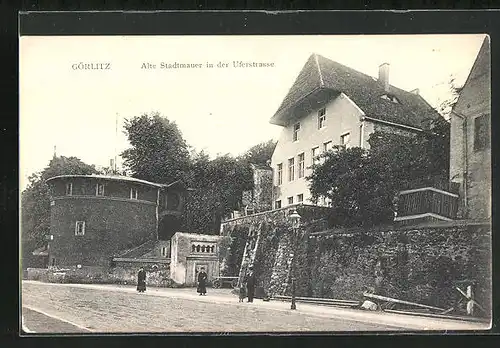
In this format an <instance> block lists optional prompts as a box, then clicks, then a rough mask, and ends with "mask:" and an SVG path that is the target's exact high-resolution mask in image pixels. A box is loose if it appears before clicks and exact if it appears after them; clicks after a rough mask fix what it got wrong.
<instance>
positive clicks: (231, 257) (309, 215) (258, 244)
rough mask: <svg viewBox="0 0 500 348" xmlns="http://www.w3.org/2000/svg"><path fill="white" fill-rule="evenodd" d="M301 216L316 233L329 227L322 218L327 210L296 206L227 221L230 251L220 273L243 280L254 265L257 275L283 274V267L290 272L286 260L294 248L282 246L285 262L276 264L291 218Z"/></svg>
mask: <svg viewBox="0 0 500 348" xmlns="http://www.w3.org/2000/svg"><path fill="white" fill-rule="evenodd" d="M294 210H297V212H298V213H299V214H300V215H301V216H302V221H303V222H304V223H305V224H310V225H312V226H314V228H315V229H316V231H320V230H321V229H324V228H325V227H326V221H325V220H324V219H323V216H324V215H325V212H326V211H328V208H324V207H318V206H312V205H304V204H297V205H291V206H287V207H285V208H281V209H276V210H272V211H267V212H263V213H258V214H253V215H249V216H244V217H241V218H237V219H232V220H227V221H225V222H223V223H222V226H221V234H222V235H223V236H226V237H230V238H231V243H229V252H228V253H226V254H225V258H224V259H223V260H222V265H224V268H222V269H221V273H222V274H223V275H227V276H239V277H240V281H241V279H242V278H243V276H244V275H245V274H246V273H247V271H248V267H249V266H253V267H254V270H255V271H256V273H257V274H258V273H259V272H260V270H262V272H265V273H266V274H267V273H269V277H270V274H271V273H272V272H273V270H274V272H275V273H281V272H280V269H281V267H284V268H285V269H287V267H288V266H287V260H288V258H289V254H290V252H291V249H290V247H289V246H287V247H282V249H280V250H282V251H283V252H282V257H283V260H281V259H280V260H279V261H276V262H277V263H278V266H276V265H275V255H276V253H277V252H278V242H279V241H282V242H283V241H284V240H285V239H286V237H283V239H281V237H282V236H287V235H289V234H290V229H291V221H290V220H289V218H288V216H289V215H290V214H291V213H292V212H293V211H294ZM269 277H263V278H262V282H263V283H262V284H263V285H262V286H264V287H266V286H270V279H268V278H269Z"/></svg>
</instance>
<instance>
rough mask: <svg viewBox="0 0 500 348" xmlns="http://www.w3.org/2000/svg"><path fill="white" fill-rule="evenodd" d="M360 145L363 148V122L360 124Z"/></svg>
mask: <svg viewBox="0 0 500 348" xmlns="http://www.w3.org/2000/svg"><path fill="white" fill-rule="evenodd" d="M359 147H360V148H363V124H361V125H360V126H359Z"/></svg>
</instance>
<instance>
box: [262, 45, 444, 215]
mask: <svg viewBox="0 0 500 348" xmlns="http://www.w3.org/2000/svg"><path fill="white" fill-rule="evenodd" d="M438 117H441V116H440V115H439V114H438V113H437V111H435V110H434V109H433V108H432V107H431V106H430V105H429V104H428V103H427V102H426V101H425V100H424V99H423V98H422V97H421V96H420V95H419V94H418V91H417V90H415V91H412V92H407V91H404V90H401V89H399V88H397V87H394V86H392V85H390V83H389V64H382V65H381V66H380V67H379V77H378V79H375V78H373V77H371V76H368V75H365V74H363V73H360V72H358V71H356V70H354V69H351V68H349V67H346V66H344V65H341V64H339V63H336V62H333V61H331V60H329V59H327V58H324V57H322V56H320V55H317V54H313V55H311V57H310V58H309V59H308V61H307V62H306V64H305V65H304V67H303V68H302V70H301V72H300V73H299V76H298V77H297V79H296V81H295V83H294V84H293V85H292V87H291V88H290V90H289V92H288V94H287V96H286V97H285V98H284V100H283V102H282V104H281V106H280V107H279V109H278V111H277V112H276V113H275V115H274V116H273V117H272V118H271V120H270V123H272V124H275V125H279V126H281V127H283V130H282V133H281V136H280V138H279V140H278V143H277V145H276V149H275V151H274V153H273V156H272V160H271V166H272V168H273V171H274V175H273V207H274V208H275V209H278V208H281V207H283V206H287V205H291V204H297V203H305V204H310V203H317V204H319V205H327V204H328V202H325V201H323V202H312V201H311V194H310V191H309V188H308V182H307V180H306V177H307V176H308V175H309V174H310V172H311V169H310V168H309V167H310V166H311V165H312V164H313V163H315V162H316V161H317V160H318V159H317V156H318V155H320V154H321V153H323V152H325V151H328V150H330V149H331V148H332V147H333V146H335V145H344V146H346V147H353V146H356V147H362V148H369V143H368V140H369V137H370V135H371V134H372V133H374V132H375V131H382V132H390V133H397V134H401V135H405V136H411V135H412V134H415V133H416V132H421V131H423V130H425V129H428V127H430V124H431V121H432V120H433V119H436V118H438Z"/></svg>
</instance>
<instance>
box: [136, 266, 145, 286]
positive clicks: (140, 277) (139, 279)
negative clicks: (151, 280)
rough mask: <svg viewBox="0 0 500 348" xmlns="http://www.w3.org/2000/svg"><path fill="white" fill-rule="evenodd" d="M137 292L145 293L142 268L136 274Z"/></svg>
mask: <svg viewBox="0 0 500 348" xmlns="http://www.w3.org/2000/svg"><path fill="white" fill-rule="evenodd" d="M137 291H139V292H144V291H146V271H145V270H144V268H143V267H141V268H140V269H139V272H138V273H137Z"/></svg>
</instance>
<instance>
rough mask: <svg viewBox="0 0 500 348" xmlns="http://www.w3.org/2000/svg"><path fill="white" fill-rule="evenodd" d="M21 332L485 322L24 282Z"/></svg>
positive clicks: (216, 294) (225, 294) (392, 327)
mask: <svg viewBox="0 0 500 348" xmlns="http://www.w3.org/2000/svg"><path fill="white" fill-rule="evenodd" d="M22 306H23V310H22V313H23V319H24V331H25V332H27V333H78V334H81V333H104V332H106V333H125V332H127V333H131V332H137V333H146V332H149V333H164V332H279V331H294V332H320V331H322V332H324V331H328V332H332V331H333V332H335V331H401V330H405V331H406V330H473V329H476V330H477V329H486V328H487V327H486V326H487V325H485V324H477V323H464V322H459V321H453V320H441V319H429V318H415V317H412V316H406V315H397V314H389V313H378V312H377V313H372V312H365V311H360V310H352V309H342V308H330V307H322V306H317V305H309V304H303V303H298V305H297V310H296V311H292V310H290V305H289V303H283V302H275V301H271V302H263V301H261V300H255V302H254V303H239V302H238V298H237V297H236V296H235V295H232V294H230V293H229V290H226V289H216V290H215V289H209V292H208V294H207V296H197V294H196V292H195V290H194V289H163V288H148V290H147V291H146V293H143V294H139V293H137V292H136V291H135V288H134V287H133V286H116V285H83V284H48V283H41V282H34V281H23V283H22Z"/></svg>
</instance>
